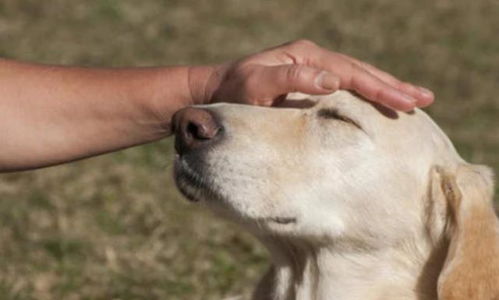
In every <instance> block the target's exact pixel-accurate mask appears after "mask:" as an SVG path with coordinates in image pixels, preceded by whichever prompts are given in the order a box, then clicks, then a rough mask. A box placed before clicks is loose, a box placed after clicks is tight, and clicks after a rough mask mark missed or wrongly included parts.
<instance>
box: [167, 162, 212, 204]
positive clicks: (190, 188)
mask: <svg viewBox="0 0 499 300" xmlns="http://www.w3.org/2000/svg"><path fill="white" fill-rule="evenodd" d="M198 164H199V163H193V162H190V161H189V160H187V159H184V158H182V157H177V158H176V159H175V166H174V178H175V182H176V184H177V187H178V189H179V190H180V192H181V193H182V194H183V195H184V196H185V197H186V198H187V199H188V200H189V201H192V202H199V201H210V200H211V201H212V200H219V199H221V196H220V193H219V192H218V191H217V189H216V187H215V185H214V184H213V182H211V180H210V178H209V176H207V174H206V172H205V171H204V170H203V168H202V167H200V166H198Z"/></svg>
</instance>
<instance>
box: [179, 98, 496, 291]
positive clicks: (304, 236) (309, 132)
mask: <svg viewBox="0 0 499 300" xmlns="http://www.w3.org/2000/svg"><path fill="white" fill-rule="evenodd" d="M302 104H305V105H302ZM283 106H284V107H281V108H262V107H252V106H244V105H234V104H217V105H209V106H206V107H201V108H187V109H183V110H181V111H180V112H178V113H177V114H176V115H175V116H174V118H173V126H174V130H175V132H176V140H175V146H176V149H177V153H178V155H177V159H176V162H175V178H176V181H177V184H178V187H179V188H180V190H181V191H182V192H183V193H184V194H185V195H186V196H187V197H188V198H189V199H191V200H194V201H200V202H201V203H203V204H205V205H207V206H208V207H210V208H212V209H213V210H215V211H217V212H219V213H221V214H222V215H224V216H226V217H228V218H230V219H232V220H234V221H237V222H239V223H242V224H243V225H244V226H245V227H246V228H248V229H249V230H251V231H252V232H253V233H254V234H255V235H257V236H259V237H260V238H261V239H262V240H263V241H264V242H266V244H268V246H269V247H270V248H272V245H275V242H277V243H278V244H279V243H281V244H282V245H289V242H295V243H297V244H298V245H301V244H303V242H305V243H307V245H308V246H307V247H310V246H312V247H314V245H315V246H319V247H322V246H323V245H326V246H327V248H329V246H331V247H333V248H334V249H348V250H351V251H355V249H357V250H360V249H361V250H362V251H363V252H364V253H373V252H375V251H377V249H393V248H402V250H401V251H402V252H404V253H408V254H407V255H409V258H408V259H409V260H410V261H411V262H415V261H420V262H421V263H424V260H425V259H424V258H423V257H424V256H425V255H427V257H428V256H430V253H435V252H434V251H437V252H438V251H447V249H448V253H447V254H446V255H444V256H443V257H445V262H444V263H443V265H444V266H443V269H442V270H441V273H440V276H439V279H438V294H439V299H496V297H499V286H498V285H497V284H496V283H497V281H498V280H499V224H498V222H497V219H496V216H495V214H494V211H493V209H492V199H493V190H494V188H493V183H492V173H491V172H490V170H489V169H487V168H486V167H483V166H477V165H471V164H468V163H466V162H464V161H463V160H462V159H461V158H460V157H459V155H458V154H457V152H456V151H455V149H454V147H453V146H452V143H451V142H450V141H449V139H448V138H447V137H446V136H445V134H444V133H443V132H442V131H441V130H440V129H439V127H438V126H437V125H436V124H435V123H433V122H432V121H431V119H430V118H429V117H428V116H427V115H426V114H424V113H423V112H422V111H420V110H416V111H415V112H413V113H409V114H406V113H395V112H393V111H390V110H387V109H384V108H380V107H376V106H374V105H373V104H371V103H368V102H366V101H363V100H361V99H359V98H357V97H355V96H353V95H352V94H350V93H347V92H337V93H335V94H333V95H329V96H324V97H304V99H302V100H301V101H297V100H295V102H292V101H290V102H287V103H285V105H283ZM286 106H287V108H286ZM293 107H294V108H293ZM279 239H283V241H285V243H282V241H279ZM338 246H344V247H343V248H337V247H338ZM411 249H412V250H411ZM425 249H426V250H425ZM411 251H412V252H411ZM424 253H426V254H424ZM438 266H439V265H437V266H433V268H438ZM421 268H422V266H421ZM430 280H431V278H430ZM433 280H434V279H433Z"/></svg>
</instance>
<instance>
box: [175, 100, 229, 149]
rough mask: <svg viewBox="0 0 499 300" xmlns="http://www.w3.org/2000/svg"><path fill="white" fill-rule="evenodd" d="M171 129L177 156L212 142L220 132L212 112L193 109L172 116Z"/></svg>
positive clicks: (220, 129) (182, 110) (183, 110)
mask: <svg viewBox="0 0 499 300" xmlns="http://www.w3.org/2000/svg"><path fill="white" fill-rule="evenodd" d="M172 127H173V131H174V132H175V149H176V150H177V152H178V154H185V153H187V152H189V151H192V150H195V149H198V148H200V147H203V146H206V145H208V144H210V143H212V142H214V141H215V140H216V139H218V137H219V136H220V134H221V131H222V126H221V125H220V124H219V122H218V121H217V119H216V118H215V116H214V114H213V112H211V111H209V110H207V109H202V108H195V107H187V108H184V109H181V110H179V111H178V112H176V113H175V114H174V115H173V119H172Z"/></svg>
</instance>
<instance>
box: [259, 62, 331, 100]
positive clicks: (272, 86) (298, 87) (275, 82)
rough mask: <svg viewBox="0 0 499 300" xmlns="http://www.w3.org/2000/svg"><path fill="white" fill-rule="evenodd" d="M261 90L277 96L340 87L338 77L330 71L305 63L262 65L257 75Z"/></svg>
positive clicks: (314, 92) (316, 93)
mask: <svg viewBox="0 0 499 300" xmlns="http://www.w3.org/2000/svg"><path fill="white" fill-rule="evenodd" d="M258 76H259V77H260V80H261V81H260V82H262V83H264V84H262V85H261V86H260V87H261V88H262V89H263V90H262V92H264V93H265V94H270V95H272V96H276V97H277V96H279V95H283V94H287V93H291V92H301V93H306V94H312V95H320V94H329V93H332V92H334V91H336V90H337V89H339V87H340V78H339V77H338V76H336V75H334V74H332V73H330V72H327V71H324V70H320V69H316V68H312V67H308V66H305V65H294V64H290V65H278V66H271V67H262V69H261V73H260V74H259V75H258Z"/></svg>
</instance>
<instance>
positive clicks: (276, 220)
mask: <svg viewBox="0 0 499 300" xmlns="http://www.w3.org/2000/svg"><path fill="white" fill-rule="evenodd" d="M263 220H264V221H266V222H271V223H277V224H280V225H288V224H295V223H296V222H297V219H296V218H295V217H269V218H263Z"/></svg>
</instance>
